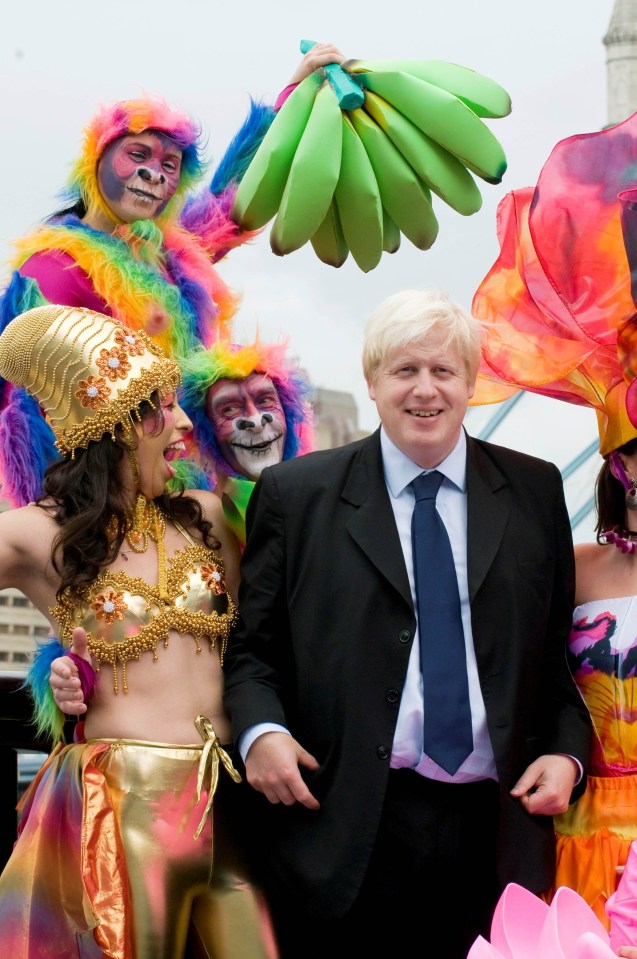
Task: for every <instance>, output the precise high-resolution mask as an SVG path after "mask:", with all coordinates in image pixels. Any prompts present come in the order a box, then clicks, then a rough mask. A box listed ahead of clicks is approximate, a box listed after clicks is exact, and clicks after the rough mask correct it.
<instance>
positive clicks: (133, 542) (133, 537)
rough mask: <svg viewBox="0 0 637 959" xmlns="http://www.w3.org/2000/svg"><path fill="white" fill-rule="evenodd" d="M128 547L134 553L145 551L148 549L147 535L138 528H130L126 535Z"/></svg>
mask: <svg viewBox="0 0 637 959" xmlns="http://www.w3.org/2000/svg"><path fill="white" fill-rule="evenodd" d="M126 539H127V540H128V543H129V545H130V548H131V549H132V550H134V551H135V552H136V553H145V552H146V550H147V549H148V537H147V536H146V533H144V532H142V531H141V530H138V529H131V530H129V531H128V535H127V536H126Z"/></svg>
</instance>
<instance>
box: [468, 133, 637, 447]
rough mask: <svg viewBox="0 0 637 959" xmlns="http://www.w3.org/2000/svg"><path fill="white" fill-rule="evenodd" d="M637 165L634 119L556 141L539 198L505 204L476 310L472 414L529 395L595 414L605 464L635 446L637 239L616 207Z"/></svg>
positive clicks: (529, 194)
mask: <svg viewBox="0 0 637 959" xmlns="http://www.w3.org/2000/svg"><path fill="white" fill-rule="evenodd" d="M636 153H637V114H636V115H634V116H632V117H630V118H629V119H628V120H626V121H624V123H621V124H619V125H617V126H615V127H610V128H609V129H606V130H602V131H599V132H596V133H590V134H582V135H579V136H573V137H569V138H568V139H566V140H562V141H560V143H558V144H557V146H556V147H555V148H554V150H553V152H552V153H551V155H550V157H549V159H548V160H547V162H546V164H545V165H544V167H543V169H542V172H541V174H540V177H539V180H538V183H537V186H536V187H535V188H534V189H533V188H525V189H522V190H514V191H513V192H512V193H509V194H508V195H507V196H506V197H505V198H504V199H503V200H502V201H501V203H500V206H499V208H498V218H497V231H498V239H499V242H500V255H499V257H498V259H497V260H496V262H495V264H494V265H493V267H492V268H491V270H490V271H489V273H488V274H487V276H486V277H485V279H484V280H483V281H482V283H481V284H480V286H479V288H478V290H477V292H476V294H475V297H474V300H473V313H474V315H475V316H476V317H477V318H478V319H480V320H482V321H484V322H485V324H486V333H485V339H484V343H483V353H482V364H481V368H480V374H479V377H478V384H477V389H476V393H475V396H474V398H473V401H472V402H473V404H480V403H493V402H498V401H500V400H503V399H506V398H507V397H508V396H511V395H513V394H514V393H515V392H517V390H518V389H524V390H529V391H531V392H535V393H539V394H541V395H543V396H550V397H554V398H555V399H560V400H564V401H566V402H569V403H575V404H577V405H583V406H591V407H593V409H595V410H596V411H597V414H598V425H599V430H600V441H601V450H600V452H602V454H606V453H607V452H610V450H612V449H615V448H617V447H618V446H620V445H622V443H625V442H627V441H628V440H629V439H632V438H633V437H634V436H635V435H637V429H636V428H635V426H634V425H633V423H632V422H631V420H630V419H629V417H628V415H627V412H626V394H627V390H628V388H629V386H630V384H631V383H632V382H633V379H634V375H635V370H636V369H637V364H636V363H635V359H637V353H636V352H635V347H634V342H635V333H636V331H635V322H634V318H635V303H634V300H633V296H632V290H631V269H630V264H629V260H630V261H631V262H632V261H637V231H634V230H632V231H631V229H630V228H629V225H628V220H627V219H626V214H624V224H623V221H622V205H623V203H624V201H623V200H622V199H620V194H622V193H623V191H625V190H627V189H628V188H629V187H630V186H632V185H633V183H634V175H635V173H634V169H635V168H634V163H635V155H636ZM629 200H630V198H629ZM629 213H630V211H629ZM633 237H634V239H633ZM625 244H626V245H625ZM627 252H628V257H627ZM636 419H637V417H636Z"/></svg>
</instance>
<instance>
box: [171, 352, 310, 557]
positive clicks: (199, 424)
mask: <svg viewBox="0 0 637 959" xmlns="http://www.w3.org/2000/svg"><path fill="white" fill-rule="evenodd" d="M286 347H287V344H286V343H263V342H262V341H261V340H260V339H259V337H258V336H257V338H256V339H255V341H254V343H250V344H249V345H247V346H241V345H239V344H237V343H232V342H231V341H230V340H228V339H221V340H218V341H217V342H215V343H213V344H212V346H210V347H209V348H205V347H203V346H201V347H198V348H197V349H195V350H194V351H193V352H192V353H190V354H189V355H188V356H187V357H186V358H185V359H184V361H183V363H182V371H183V377H184V379H183V388H182V393H181V403H182V406H183V408H184V410H185V411H186V412H187V413H188V416H189V417H190V419H191V420H192V423H193V436H194V438H195V442H196V446H197V451H198V460H199V468H200V469H199V472H198V474H197V475H193V474H192V473H191V472H190V471H189V464H188V463H186V462H184V461H179V462H177V463H175V464H174V465H175V467H176V469H177V475H178V477H179V478H180V479H181V480H182V482H184V483H186V484H187V485H188V486H193V485H199V486H204V487H206V488H212V487H213V486H214V485H216V483H217V480H218V478H219V476H221V475H222V476H224V477H226V479H225V480H224V485H223V497H222V501H223V505H224V511H225V514H226V518H227V520H228V522H229V524H230V526H231V527H232V529H233V531H234V533H235V535H236V536H237V538H238V539H239V541H240V542H242V543H244V542H245V511H246V508H247V505H248V500H249V498H250V493H251V492H252V488H253V486H254V483H253V482H252V481H251V480H248V479H246V478H245V477H243V476H240V475H239V474H238V473H237V472H236V471H235V470H233V469H232V467H231V466H230V465H229V463H228V462H227V460H225V459H224V456H223V453H222V451H221V449H220V447H219V444H218V442H217V437H216V435H215V432H214V429H213V425H212V422H211V420H210V418H209V416H208V414H207V412H206V394H207V392H208V389H209V388H210V387H211V386H212V385H213V383H216V382H217V381H218V380H222V379H230V380H240V379H244V378H245V377H247V376H249V375H250V374H251V373H263V374H264V375H266V376H269V377H270V379H271V380H272V382H273V383H274V385H275V387H276V389H277V392H278V394H279V399H280V400H281V405H282V407H283V412H284V414H285V425H286V439H285V447H284V449H283V457H282V458H283V459H284V460H288V459H292V457H294V456H301V455H303V454H304V453H308V452H310V450H312V449H313V448H314V427H313V413H312V407H311V406H310V403H309V402H308V397H309V393H310V387H309V384H308V383H307V382H306V381H305V380H304V379H303V377H302V376H301V374H300V373H299V371H298V369H297V368H296V367H295V366H294V365H293V364H292V363H291V362H290V360H289V359H287V357H286Z"/></svg>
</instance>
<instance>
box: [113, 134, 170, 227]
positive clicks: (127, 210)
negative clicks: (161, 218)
mask: <svg viewBox="0 0 637 959" xmlns="http://www.w3.org/2000/svg"><path fill="white" fill-rule="evenodd" d="M180 170H181V150H180V149H179V147H178V146H176V144H175V141H174V140H172V139H171V138H170V137H169V136H165V135H164V134H162V133H151V132H148V131H146V132H145V133H139V134H136V135H129V136H125V137H120V138H119V139H118V140H114V141H113V142H112V143H109V145H108V146H107V147H106V149H105V150H104V153H103V154H102V156H101V157H100V160H99V164H98V167H97V182H98V185H99V188H100V192H101V194H102V196H103V198H104V200H105V202H106V204H107V206H108V207H109V209H110V210H111V211H112V212H113V213H114V214H115V216H117V217H118V218H119V219H120V220H122V221H123V222H124V223H132V222H133V221H134V220H150V219H151V218H152V217H155V216H157V214H158V213H161V212H162V210H163V209H164V207H165V206H166V204H167V203H168V201H169V200H170V198H171V196H172V195H173V194H174V192H175V190H176V189H177V187H178V186H179V172H180Z"/></svg>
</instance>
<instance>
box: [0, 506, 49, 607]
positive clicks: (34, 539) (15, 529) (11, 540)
mask: <svg viewBox="0 0 637 959" xmlns="http://www.w3.org/2000/svg"><path fill="white" fill-rule="evenodd" d="M56 534H57V523H56V521H55V519H54V518H53V516H52V515H51V513H49V512H48V511H47V510H45V509H42V508H41V507H39V506H35V505H34V504H29V505H28V506H23V507H21V508H20V509H9V510H6V511H5V512H3V513H0V589H5V588H6V587H7V586H15V587H16V588H18V589H24V584H25V582H26V581H27V580H28V581H29V582H34V581H35V580H37V579H38V577H40V576H41V577H44V576H45V570H46V569H47V566H48V565H49V563H50V559H51V549H52V545H53V540H54V538H55V536H56Z"/></svg>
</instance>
